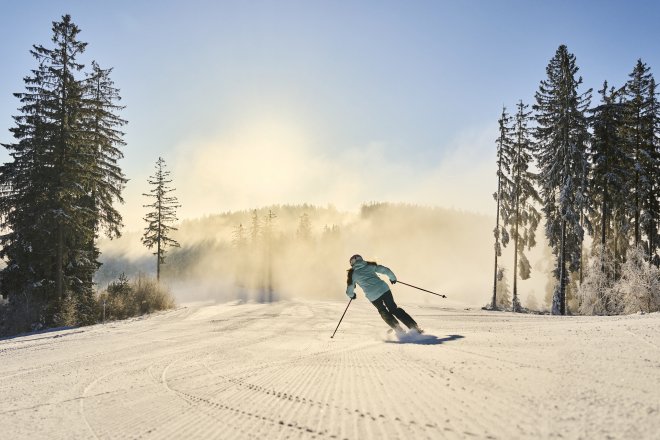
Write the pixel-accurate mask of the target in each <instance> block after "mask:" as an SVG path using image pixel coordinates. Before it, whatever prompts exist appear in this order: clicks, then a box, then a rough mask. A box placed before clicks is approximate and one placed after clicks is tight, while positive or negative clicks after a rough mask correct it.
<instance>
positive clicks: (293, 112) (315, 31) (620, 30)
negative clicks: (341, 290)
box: [0, 0, 660, 230]
mask: <svg viewBox="0 0 660 440" xmlns="http://www.w3.org/2000/svg"><path fill="white" fill-rule="evenodd" d="M64 14H71V16H72V18H73V21H74V22H75V23H76V24H77V25H78V26H79V27H80V29H81V33H80V34H79V39H80V40H81V41H85V42H87V43H89V44H88V47H87V51H86V52H85V54H84V55H83V57H82V58H81V60H82V61H83V62H84V63H86V64H88V65H89V64H90V63H91V60H96V61H97V62H98V63H99V64H100V65H101V67H103V68H108V67H112V68H113V69H114V70H113V73H112V78H113V80H114V81H115V85H116V86H117V87H118V88H119V89H120V90H121V96H122V101H121V103H122V104H123V105H125V106H126V108H125V109H124V110H123V111H122V112H121V116H122V117H123V118H124V119H126V120H128V125H127V126H126V127H124V131H125V133H126V134H125V141H126V142H127V145H126V146H125V147H124V150H123V151H124V156H125V157H124V159H123V160H122V161H121V166H122V168H123V170H124V172H125V174H126V176H127V177H128V179H130V181H129V183H128V185H127V187H126V189H125V191H124V198H125V204H124V205H123V206H122V207H121V211H122V213H123V214H124V222H125V224H126V227H127V228H128V229H131V230H137V229H141V228H142V227H143V226H144V225H143V223H144V222H143V220H142V217H143V216H144V214H145V209H144V208H143V207H142V205H144V204H145V203H147V200H146V199H145V197H144V196H143V195H142V194H143V193H144V192H147V191H148V189H149V187H148V185H147V178H148V176H149V175H150V174H152V173H153V167H154V165H155V162H156V160H157V159H158V157H159V156H160V157H163V158H164V159H165V161H166V163H167V164H168V167H169V169H170V171H171V172H172V175H171V176H172V179H173V181H174V182H173V186H174V187H175V188H176V191H175V194H176V195H177V197H178V198H179V201H180V203H181V205H182V207H181V208H180V209H179V218H181V219H185V218H195V217H199V216H203V215H207V214H214V213H219V212H225V211H229V210H242V209H250V208H254V207H259V206H264V205H268V204H272V203H304V202H308V203H313V204H318V205H321V206H325V205H328V204H331V205H334V206H336V207H338V208H340V209H345V210H356V209H358V208H359V206H360V204H361V203H364V202H370V201H391V202H406V203H417V204H422V205H427V206H443V207H453V208H456V209H460V210H465V211H473V212H479V213H483V214H487V215H492V216H493V217H494V209H495V205H494V202H493V200H492V193H493V192H494V190H495V185H496V179H495V147H494V139H495V138H496V137H497V119H498V118H499V115H500V113H501V110H502V107H503V106H506V107H508V108H509V109H511V110H513V108H514V106H515V104H516V102H517V101H518V100H520V99H522V100H523V101H524V102H526V103H530V104H531V103H532V101H533V99H534V93H535V91H536V90H537V89H538V85H539V82H540V81H541V80H543V79H544V77H545V68H546V66H547V64H548V61H549V60H550V58H552V56H553V55H554V53H555V51H556V49H557V47H558V46H559V45H560V44H566V45H567V46H568V49H569V51H570V52H572V53H574V54H575V55H576V58H577V65H578V66H579V68H580V72H579V73H580V74H581V75H582V76H583V78H584V86H585V87H584V88H583V89H584V90H586V89H587V88H594V90H597V89H599V88H600V87H601V85H602V83H603V81H604V80H608V82H609V83H610V84H612V85H622V84H623V83H624V82H625V81H626V79H627V75H628V74H629V73H630V72H631V71H632V69H633V67H634V65H635V63H636V61H637V59H640V58H641V59H642V60H643V61H644V62H646V63H647V64H648V65H649V66H650V67H651V69H652V72H657V71H658V69H660V55H659V50H658V45H657V44H658V41H660V30H658V29H660V27H659V26H658V23H660V6H659V4H658V3H657V2H654V1H650V0H649V1H618V2H615V1H580V2H572V1H544V2H540V1H490V0H483V1H476V0H474V1H470V0H463V1H459V0H456V1H440V0H437V1H423V0H420V1H411V2H404V1H309V0H308V1H288V0H283V1H258V0H257V1H202V0H188V1H185V2H184V1H173V0H165V1H158V2H156V1H136V0H129V1H124V0H115V1H112V2H90V1H85V0H69V1H64V0H32V1H22V2H17V1H11V0H0V16H1V17H2V18H3V20H2V24H0V59H1V60H2V65H1V68H0V97H1V98H0V142H2V143H7V142H12V137H11V133H10V132H9V128H10V127H12V126H13V120H12V116H13V115H16V114H18V112H17V108H18V107H19V102H18V100H17V99H16V98H14V97H13V95H12V93H15V92H20V91H23V90H24V84H23V77H24V76H26V75H27V74H29V72H30V69H32V68H34V67H36V63H35V61H34V59H33V58H32V57H31V55H30V54H29V50H30V48H31V46H32V45H33V44H43V45H46V46H48V45H49V44H50V38H51V35H52V31H51V25H52V22H53V21H56V20H59V19H60V18H61V16H62V15H64ZM594 99H597V98H594ZM0 160H2V161H3V162H4V161H7V160H9V157H8V155H7V153H6V151H5V150H4V149H0Z"/></svg>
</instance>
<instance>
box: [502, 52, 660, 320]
mask: <svg viewBox="0 0 660 440" xmlns="http://www.w3.org/2000/svg"><path fill="white" fill-rule="evenodd" d="M578 71H579V68H578V66H577V62H576V57H575V55H573V54H571V53H570V52H569V51H568V48H567V47H566V46H565V45H561V46H559V48H558V49H557V52H556V53H555V56H554V57H553V58H552V59H551V60H550V62H549V64H548V66H547V68H546V73H547V78H546V79H544V80H542V81H541V83H540V85H539V89H538V91H537V92H536V94H535V96H534V100H535V104H533V105H532V109H531V111H530V110H529V105H528V104H525V103H523V101H522V100H520V101H519V102H518V104H517V105H516V107H515V113H514V114H513V115H510V114H509V113H508V112H507V109H506V108H504V109H503V110H502V114H501V117H500V119H499V137H498V138H497V141H496V146H497V177H498V183H497V191H496V192H495V194H494V198H495V200H496V202H497V208H496V226H495V230H494V235H495V267H494V277H493V296H492V302H491V308H493V309H495V308H497V306H498V302H497V285H498V278H499V279H501V278H502V273H503V272H502V268H501V267H500V265H499V263H498V257H499V256H500V255H501V248H502V246H506V245H508V244H510V245H512V246H513V248H514V249H513V255H514V258H513V264H512V266H513V298H512V309H513V310H514V311H519V310H520V303H519V300H518V295H517V279H518V271H519V275H520V278H521V279H527V278H529V276H530V268H529V262H528V260H527V258H526V256H525V253H524V251H525V249H530V248H532V247H534V246H535V244H536V240H535V231H536V229H537V226H538V225H539V222H540V221H541V219H542V218H543V219H544V221H545V237H546V239H547V240H548V243H549V245H550V246H551V248H552V253H553V255H554V257H555V260H556V263H555V265H554V270H553V274H554V277H555V283H554V284H555V287H554V291H553V296H552V309H551V310H552V313H553V314H562V315H564V314H567V313H571V312H572V313H578V312H579V313H585V314H618V313H632V312H646V313H648V312H653V311H658V310H660V272H659V271H658V267H659V266H660V255H659V254H658V250H659V249H660V236H659V234H658V231H659V229H660V228H659V226H660V105H659V103H658V92H657V91H656V83H655V79H654V77H653V74H652V73H651V68H650V67H649V66H648V65H647V64H645V63H644V62H643V61H642V60H638V61H637V63H636V65H635V66H634V68H633V69H632V72H631V73H630V74H629V80H628V81H627V82H626V83H625V84H622V85H619V86H611V85H609V84H608V82H607V81H604V82H603V85H602V88H601V89H600V90H598V94H599V99H598V100H597V102H596V103H595V104H592V101H591V100H592V89H588V90H581V86H582V82H583V81H582V77H581V76H578ZM571 290H572V292H571ZM571 293H572V294H573V296H574V298H575V299H576V302H577V304H576V306H577V307H576V308H574V309H573V310H569V309H568V308H567V300H568V297H569V295H570V294H571Z"/></svg>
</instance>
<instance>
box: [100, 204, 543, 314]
mask: <svg viewBox="0 0 660 440" xmlns="http://www.w3.org/2000/svg"><path fill="white" fill-rule="evenodd" d="M255 213H256V216H257V222H256V223H255V222H254V216H255ZM269 213H271V214H272V215H273V219H272V220H271V226H270V229H269V227H268V221H267V219H268V216H269ZM303 216H307V218H308V220H309V221H308V225H307V226H302V225H303V223H304V222H301V218H302V217H303ZM254 224H257V225H258V231H257V234H256V236H253V235H254V234H252V233H253V232H255V231H254V229H253V225H254ZM492 227H493V219H492V218H490V217H489V216H486V215H481V214H475V213H469V212H464V211H458V210H454V209H445V208H437V207H423V206H417V205H409V204H389V203H373V204H366V205H363V206H362V208H361V209H360V211H359V212H346V211H340V210H338V209H337V208H335V207H333V206H326V207H317V206H312V205H275V206H269V207H262V208H259V209H255V210H246V211H238V212H227V213H224V214H218V215H212V216H205V217H202V218H198V219H195V220H187V221H183V222H181V224H179V225H178V228H179V229H178V231H176V233H175V235H174V238H175V239H176V240H177V241H178V242H179V243H181V248H170V249H169V250H168V253H167V256H166V264H165V265H163V266H161V271H162V273H161V276H162V280H163V282H164V283H166V284H167V285H168V286H169V287H170V288H171V290H172V291H173V293H174V295H175V297H176V300H177V301H178V302H179V303H186V302H191V301H209V300H210V301H217V302H225V301H233V300H238V301H258V302H268V301H271V300H273V301H275V300H281V299H294V298H306V299H321V300H329V299H345V298H346V296H345V289H346V271H347V269H348V268H349V264H348V259H349V257H350V256H351V255H353V254H356V253H358V254H361V255H362V256H363V257H364V258H365V259H366V260H370V261H377V262H378V263H379V264H383V265H385V266H388V267H389V268H391V269H392V270H393V271H394V273H395V274H396V275H397V277H398V278H399V279H400V280H401V281H404V282H407V283H410V284H414V285H417V286H420V287H423V288H425V289H428V290H432V291H435V292H438V293H442V294H445V295H447V296H448V298H449V300H450V301H452V302H459V303H461V304H465V305H467V306H483V305H485V304H487V303H488V302H489V300H490V296H491V294H492V282H493V278H492V277H493V251H492V249H493V247H492V246H493V238H492V232H491V230H492ZM241 228H242V233H241ZM269 231H270V232H269ZM101 250H102V252H103V254H102V262H103V263H104V265H103V266H102V268H101V269H100V270H99V272H98V275H97V280H96V281H97V283H98V285H99V287H101V288H103V287H104V285H107V283H108V282H111V281H112V280H113V279H115V278H116V277H118V275H119V274H120V273H122V272H123V273H125V274H126V275H128V276H132V275H135V274H136V273H137V272H146V273H154V272H155V257H154V256H153V255H151V254H150V253H149V252H150V251H148V250H146V249H145V248H144V247H142V246H141V244H140V240H139V234H137V233H129V234H127V235H125V236H123V237H122V238H120V239H118V240H114V241H112V242H110V241H107V242H103V243H102V246H101ZM530 261H534V260H532V259H531V258H530ZM536 265H537V266H540V267H541V268H543V265H541V264H540V263H537V264H536ZM546 279H547V277H546V275H545V274H542V273H541V274H539V273H533V274H532V280H530V281H525V282H520V281H519V294H520V295H521V298H522V299H523V302H524V301H525V297H526V296H527V295H528V294H529V293H532V294H537V293H538V292H540V291H539V289H542V286H543V284H544V283H545V282H546ZM358 292H359V293H358V295H359V296H361V295H362V293H361V291H360V289H358ZM393 292H394V293H395V297H396V298H397V300H398V301H401V302H403V303H406V302H422V303H428V302H438V301H443V300H442V299H439V298H437V297H434V296H433V295H429V294H426V293H423V292H419V291H417V290H413V289H410V288H409V287H405V286H402V285H397V286H394V287H393ZM539 299H540V297H539ZM440 305H442V304H440Z"/></svg>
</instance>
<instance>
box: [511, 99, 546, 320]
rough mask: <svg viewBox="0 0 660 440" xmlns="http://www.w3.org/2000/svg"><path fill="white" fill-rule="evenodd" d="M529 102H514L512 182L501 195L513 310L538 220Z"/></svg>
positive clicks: (527, 267) (527, 269)
mask: <svg viewBox="0 0 660 440" xmlns="http://www.w3.org/2000/svg"><path fill="white" fill-rule="evenodd" d="M528 107H529V106H528V105H525V104H523V102H522V101H520V102H519V103H518V104H517V111H516V116H515V119H514V133H513V144H512V146H511V160H510V162H511V183H510V186H509V191H508V192H507V193H505V194H504V196H505V197H506V198H507V199H508V200H507V203H505V204H504V206H505V207H506V209H505V212H504V213H503V215H504V216H505V218H506V219H507V220H506V221H505V223H506V224H508V225H510V235H511V238H512V239H513V245H514V251H513V299H512V303H513V311H514V312H520V311H521V310H522V307H521V305H520V299H519V297H518V268H519V267H520V278H521V279H523V280H526V279H528V278H529V277H530V272H531V265H530V264H529V260H527V257H526V256H525V252H524V250H525V248H527V249H531V248H532V247H534V246H535V245H536V239H535V233H536V228H537V226H538V224H539V221H540V219H541V215H540V214H539V212H538V211H537V210H536V208H535V206H534V203H535V202H539V201H540V199H539V195H538V193H537V192H536V188H535V184H536V180H537V176H536V175H535V174H534V173H532V172H531V171H530V170H529V165H530V162H531V161H532V154H533V148H534V145H533V143H532V140H531V134H530V129H529V128H528V123H529V119H530V115H531V112H528V111H526V109H527V108H528Z"/></svg>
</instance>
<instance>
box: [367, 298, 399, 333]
mask: <svg viewBox="0 0 660 440" xmlns="http://www.w3.org/2000/svg"><path fill="white" fill-rule="evenodd" d="M371 304H373V305H374V307H376V309H378V313H380V317H381V318H383V321H385V322H386V323H387V325H389V326H390V327H392V328H393V329H394V330H400V329H401V326H400V325H399V321H397V320H396V318H395V317H394V315H392V314H391V313H390V312H389V311H388V310H387V308H386V307H385V304H384V303H383V297H382V296H381V297H380V298H378V299H377V300H375V301H371Z"/></svg>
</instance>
